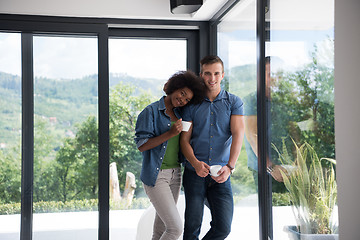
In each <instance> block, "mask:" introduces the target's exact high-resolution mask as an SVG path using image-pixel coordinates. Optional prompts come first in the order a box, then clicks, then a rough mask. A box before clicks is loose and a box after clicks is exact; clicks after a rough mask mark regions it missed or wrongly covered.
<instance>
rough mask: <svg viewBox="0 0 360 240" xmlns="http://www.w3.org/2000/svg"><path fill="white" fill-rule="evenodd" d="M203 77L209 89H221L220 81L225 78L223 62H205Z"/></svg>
mask: <svg viewBox="0 0 360 240" xmlns="http://www.w3.org/2000/svg"><path fill="white" fill-rule="evenodd" d="M201 77H202V79H204V82H205V85H206V87H207V88H208V90H209V91H220V89H221V88H220V83H221V80H222V79H223V78H224V72H223V68H222V65H221V63H213V64H204V65H203V66H202V73H201Z"/></svg>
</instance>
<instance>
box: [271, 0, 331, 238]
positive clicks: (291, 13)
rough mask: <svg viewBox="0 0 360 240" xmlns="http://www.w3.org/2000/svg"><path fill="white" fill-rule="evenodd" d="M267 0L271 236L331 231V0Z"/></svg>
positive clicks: (289, 236)
mask: <svg viewBox="0 0 360 240" xmlns="http://www.w3.org/2000/svg"><path fill="white" fill-rule="evenodd" d="M269 2H270V3H269V12H268V13H267V14H266V16H267V17H266V19H267V21H268V22H269V26H270V33H269V35H270V38H269V41H268V42H267V44H266V55H267V56H269V58H270V65H269V66H270V69H268V77H267V79H268V87H269V89H270V98H269V100H270V109H271V110H270V112H271V119H270V126H269V127H270V130H271V134H270V141H271V144H272V149H271V153H270V158H271V164H272V169H273V170H272V173H271V174H272V176H273V185H272V199H273V227H274V239H289V238H291V233H290V232H289V231H288V229H289V226H294V228H296V227H300V232H301V234H310V233H315V234H321V233H324V234H330V233H334V232H337V208H336V204H337V201H336V180H335V175H334V171H333V169H334V168H335V165H334V164H333V163H332V160H328V159H321V158H330V159H334V158H335V137H334V1H333V0H319V1H311V0H305V1H297V2H296V7H295V8H294V5H293V4H292V1H280V0H270V1H269ZM304 12H306V15H304ZM279 153H280V154H279ZM315 154H316V155H315ZM315 156H317V157H315ZM318 158H319V159H321V160H318ZM281 172H282V173H283V174H284V175H282V174H281ZM282 179H285V184H284V183H282ZM287 180H288V181H287ZM303 222H308V223H309V224H307V225H306V224H302V223H303ZM292 230H296V229H292ZM297 230H298V229H297ZM300 238H301V239H303V238H305V237H303V236H301V237H300ZM291 239H292V238H291Z"/></svg>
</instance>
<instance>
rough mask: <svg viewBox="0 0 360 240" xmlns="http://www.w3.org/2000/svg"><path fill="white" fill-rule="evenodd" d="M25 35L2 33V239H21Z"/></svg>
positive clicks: (0, 119) (0, 152)
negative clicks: (23, 54)
mask: <svg viewBox="0 0 360 240" xmlns="http://www.w3.org/2000/svg"><path fill="white" fill-rule="evenodd" d="M20 212H21V35H20V34H17V33H0V226H1V228H0V239H14V240H15V239H20Z"/></svg>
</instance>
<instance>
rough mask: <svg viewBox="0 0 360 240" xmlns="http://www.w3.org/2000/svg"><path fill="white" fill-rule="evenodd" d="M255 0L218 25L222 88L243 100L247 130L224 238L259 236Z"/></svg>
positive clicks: (230, 14) (248, 2) (234, 175)
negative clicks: (226, 234) (229, 222)
mask: <svg viewBox="0 0 360 240" xmlns="http://www.w3.org/2000/svg"><path fill="white" fill-rule="evenodd" d="M255 3H256V1H255V0H250V1H241V2H240V3H239V4H238V5H237V6H235V7H234V8H232V9H231V10H230V11H229V12H228V13H227V14H226V15H225V16H224V17H223V18H222V20H221V22H220V23H219V24H218V25H217V41H218V44H217V49H218V55H219V56H220V57H221V58H222V60H223V61H224V65H225V79H224V80H223V82H222V83H223V86H222V88H223V89H225V90H227V91H229V92H231V93H233V94H235V95H237V96H239V97H240V98H241V99H242V100H243V102H244V104H245V113H246V114H245V115H246V116H245V123H246V131H245V137H244V144H243V146H242V149H241V153H240V157H239V159H238V161H237V163H236V171H235V172H234V174H232V175H231V182H232V188H233V193H234V203H235V208H234V209H235V210H234V219H233V224H232V231H231V233H230V235H229V237H228V238H227V239H234V240H235V239H239V238H243V239H253V240H257V239H259V217H258V216H259V210H258V206H259V204H258V160H257V154H258V153H257V101H256V85H257V81H256V80H257V79H256V67H257V63H256V14H255V13H256V5H255Z"/></svg>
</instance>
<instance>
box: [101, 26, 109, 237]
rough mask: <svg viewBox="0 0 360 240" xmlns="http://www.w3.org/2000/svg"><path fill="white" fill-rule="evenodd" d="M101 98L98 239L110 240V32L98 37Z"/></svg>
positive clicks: (105, 30)
mask: <svg viewBox="0 0 360 240" xmlns="http://www.w3.org/2000/svg"><path fill="white" fill-rule="evenodd" d="M98 71H99V74H98V89H99V90H98V91H99V92H98V96H99V113H98V114H99V132H98V136H99V138H98V142H99V145H98V146H99V160H98V161H99V173H98V174H99V196H98V199H99V205H98V206H99V229H98V237H99V238H98V239H99V240H108V239H109V210H110V209H109V162H110V160H109V158H110V154H109V139H110V138H109V63H108V30H107V27H106V26H105V29H104V30H103V31H101V32H100V33H99V35H98Z"/></svg>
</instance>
